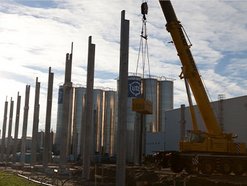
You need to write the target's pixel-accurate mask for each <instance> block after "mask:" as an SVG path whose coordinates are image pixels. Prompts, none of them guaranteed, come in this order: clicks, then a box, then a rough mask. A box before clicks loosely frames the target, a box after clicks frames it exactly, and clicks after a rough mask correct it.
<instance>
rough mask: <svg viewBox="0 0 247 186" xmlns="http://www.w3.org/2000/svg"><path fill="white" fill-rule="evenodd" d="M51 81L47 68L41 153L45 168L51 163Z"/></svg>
mask: <svg viewBox="0 0 247 186" xmlns="http://www.w3.org/2000/svg"><path fill="white" fill-rule="evenodd" d="M53 79H54V73H52V72H51V67H49V75H48V91H47V103H46V120H45V141H44V152H43V166H45V167H46V166H47V165H48V163H49V162H50V161H51V151H52V149H51V140H50V139H51V138H50V133H51V131H50V130H51V109H52V93H53Z"/></svg>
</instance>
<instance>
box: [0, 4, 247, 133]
mask: <svg viewBox="0 0 247 186" xmlns="http://www.w3.org/2000/svg"><path fill="white" fill-rule="evenodd" d="M33 2H35V0H33ZM30 3H31V1H30ZM30 3H29V4H30ZM140 3H141V2H140V1H137V0H125V1H120V0H109V1H107V2H106V1H100V0H96V1H91V0H83V1H81V0H56V1H54V6H52V7H50V8H49V7H44V8H42V7H40V6H39V7H37V6H36V7H28V6H24V5H21V4H17V3H14V1H9V0H2V1H1V7H0V22H1V23H2V24H1V25H0V38H1V40H0V50H1V55H0V64H1V72H0V80H1V83H2V84H3V85H4V86H5V87H6V88H4V90H1V96H0V103H2V105H3V103H4V101H5V97H6V95H8V96H9V97H10V96H12V97H13V98H14V99H16V94H17V91H20V92H21V95H22V97H23V98H22V99H23V101H22V105H23V102H24V93H25V92H24V89H25V84H27V83H28V84H31V85H32V88H31V97H30V100H33V99H34V83H35V78H36V77H39V79H40V81H41V86H42V91H41V94H42V96H41V101H40V102H41V111H42V112H43V113H41V114H40V121H41V123H42V125H41V126H42V127H44V118H45V109H46V89H47V79H48V68H49V66H51V67H52V71H53V72H54V73H55V75H54V97H53V117H52V121H53V123H52V128H53V129H55V128H56V127H55V125H56V104H57V87H58V84H59V83H61V82H63V81H64V75H63V73H64V65H65V54H66V53H67V52H70V44H71V42H72V41H73V42H74V52H73V67H72V72H73V74H72V81H73V82H74V83H75V84H83V85H85V84H86V83H85V82H86V77H85V76H86V71H85V70H86V65H87V52H88V49H87V44H88V36H90V35H92V42H93V43H95V44H96V52H95V53H96V56H95V61H96V64H95V70H96V73H95V74H96V75H97V77H96V79H95V83H94V84H95V86H101V87H102V86H103V87H110V88H111V87H113V88H114V89H115V88H116V81H115V80H114V79H115V78H117V77H116V74H118V70H119V48H120V46H119V40H120V36H119V34H120V12H121V10H126V19H129V20H130V49H129V51H130V53H129V57H130V59H129V63H130V64H129V69H130V71H131V72H133V71H135V69H136V62H137V55H138V47H139V40H140V37H139V35H140V31H141V18H142V15H140ZM172 3H173V5H174V9H175V11H176V13H177V17H178V19H179V20H180V21H181V22H182V24H183V25H184V27H185V29H186V31H187V34H188V35H189V37H190V39H191V41H192V44H193V46H192V53H193V56H194V58H195V61H196V63H197V65H198V68H199V70H200V72H201V74H202V75H203V77H204V79H205V82H206V84H207V87H208V89H209V92H210V93H211V94H212V93H213V96H212V97H213V98H214V100H215V99H217V94H222V93H224V94H226V95H227V97H233V96H240V95H243V94H246V91H245V90H246V88H247V87H246V84H247V82H246V75H245V74H246V70H245V69H246V68H245V63H246V60H247V55H246V53H247V52H246V50H247V20H246V19H245V15H246V13H245V12H246V9H247V3H246V2H244V1H239V0H237V1H234V3H233V2H231V1H226V0H223V1H220V0H217V1H215V0H209V1H205V0H199V1H198V0H197V1H196V0H189V1H179V0H174V1H172ZM148 4H149V13H148V16H147V19H148V20H147V21H148V22H147V30H148V36H149V38H148V44H149V60H150V61H149V62H150V72H151V74H152V75H158V76H167V77H170V78H174V79H176V80H175V81H174V86H175V90H174V93H175V95H174V96H175V97H174V100H175V105H176V106H179V105H180V104H182V103H184V102H186V92H185V89H184V83H183V81H182V80H179V79H178V75H179V74H180V72H181V69H180V66H181V64H180V62H179V59H178V56H177V52H176V50H175V48H174V46H173V44H170V43H169V41H171V37H170V35H169V33H168V32H167V31H166V28H165V24H166V21H165V18H164V16H163V13H162V10H161V8H160V5H159V3H158V1H149V2H148ZM229 54H230V55H229ZM104 72H106V74H107V75H102V78H100V76H101V74H104ZM147 72H148V69H147ZM147 72H146V73H147ZM111 75H112V77H111ZM110 77H111V79H109V78H110ZM229 87H230V88H231V89H229ZM232 90H234V92H232ZM32 110H33V101H31V102H30V114H29V120H30V121H32V114H31V112H32ZM2 115H3V108H0V116H2ZM0 122H2V118H1V117H0ZM21 122H22V121H20V123H21ZM31 123H32V122H31ZM31 123H30V124H29V125H30V126H31ZM30 130H31V129H30ZM29 133H30V131H29Z"/></svg>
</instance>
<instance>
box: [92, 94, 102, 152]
mask: <svg viewBox="0 0 247 186" xmlns="http://www.w3.org/2000/svg"><path fill="white" fill-rule="evenodd" d="M102 116H103V90H100V89H94V90H93V123H94V125H93V131H94V132H93V134H94V136H93V139H94V152H99V153H100V152H101V137H102V136H101V135H102Z"/></svg>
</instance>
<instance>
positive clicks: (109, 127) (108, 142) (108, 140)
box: [102, 91, 117, 156]
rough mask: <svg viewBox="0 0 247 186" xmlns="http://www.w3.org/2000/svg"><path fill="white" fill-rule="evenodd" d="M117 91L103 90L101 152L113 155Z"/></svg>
mask: <svg viewBox="0 0 247 186" xmlns="http://www.w3.org/2000/svg"><path fill="white" fill-rule="evenodd" d="M116 115H117V92H116V91H105V102H104V125H103V131H102V134H103V153H104V154H109V156H114V155H115V153H116V152H115V148H116V147H115V142H116V121H117V117H116Z"/></svg>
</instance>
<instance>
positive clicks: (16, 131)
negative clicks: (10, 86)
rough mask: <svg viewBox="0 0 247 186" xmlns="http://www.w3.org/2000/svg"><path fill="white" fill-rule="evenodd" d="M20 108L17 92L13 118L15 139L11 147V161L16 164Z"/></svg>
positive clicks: (19, 97) (19, 98)
mask: <svg viewBox="0 0 247 186" xmlns="http://www.w3.org/2000/svg"><path fill="white" fill-rule="evenodd" d="M20 108H21V96H20V95H19V92H18V93H17V104H16V116H15V137H14V146H13V159H12V162H13V163H15V162H16V151H17V144H18V131H19V121H20Z"/></svg>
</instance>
